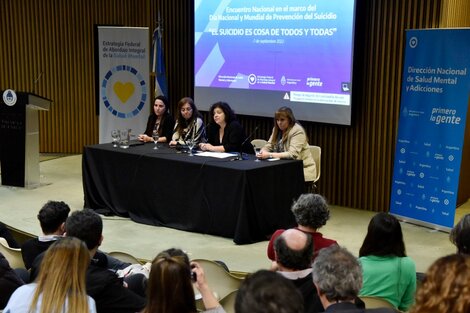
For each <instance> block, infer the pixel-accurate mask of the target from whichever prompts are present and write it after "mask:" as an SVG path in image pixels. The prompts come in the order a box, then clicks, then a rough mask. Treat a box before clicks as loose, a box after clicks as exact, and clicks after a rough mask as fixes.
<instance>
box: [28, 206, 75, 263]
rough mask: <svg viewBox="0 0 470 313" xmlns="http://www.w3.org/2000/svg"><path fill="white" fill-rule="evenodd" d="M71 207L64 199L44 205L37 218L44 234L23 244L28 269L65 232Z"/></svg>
mask: <svg viewBox="0 0 470 313" xmlns="http://www.w3.org/2000/svg"><path fill="white" fill-rule="evenodd" d="M69 212H70V207H69V206H68V205H67V204H66V203H65V202H63V201H48V202H47V203H46V204H44V205H43V207H42V208H41V210H39V214H38V215H37V218H38V220H39V224H40V225H41V230H42V233H43V235H41V236H38V237H37V238H33V239H29V240H27V241H26V242H25V243H23V245H22V246H21V254H22V256H23V261H24V265H25V267H26V269H28V270H29V269H30V268H31V266H32V264H33V261H34V259H35V258H36V257H37V256H38V255H39V254H41V253H43V252H44V251H46V250H47V249H48V248H49V247H50V246H51V245H52V244H53V243H54V242H55V241H56V240H57V239H59V238H62V236H63V235H64V233H65V221H66V220H67V216H69Z"/></svg>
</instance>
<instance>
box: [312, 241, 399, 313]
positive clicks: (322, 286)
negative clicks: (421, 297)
mask: <svg viewBox="0 0 470 313" xmlns="http://www.w3.org/2000/svg"><path fill="white" fill-rule="evenodd" d="M312 276H313V283H314V284H315V286H316V287H317V290H318V295H319V297H320V300H321V302H322V304H323V307H324V308H325V312H342V311H344V312H348V313H363V312H376V313H394V312H395V310H393V309H388V308H383V309H364V307H363V306H364V303H360V306H359V305H358V304H356V301H357V295H358V293H359V290H360V289H361V285H362V273H361V266H360V265H359V262H358V261H357V259H356V257H354V256H353V255H352V254H351V253H349V252H348V251H347V250H346V249H344V248H341V247H339V246H337V245H334V246H331V247H328V248H325V249H322V250H321V251H320V253H319V254H318V256H317V257H316V258H315V261H314V263H313V271H312Z"/></svg>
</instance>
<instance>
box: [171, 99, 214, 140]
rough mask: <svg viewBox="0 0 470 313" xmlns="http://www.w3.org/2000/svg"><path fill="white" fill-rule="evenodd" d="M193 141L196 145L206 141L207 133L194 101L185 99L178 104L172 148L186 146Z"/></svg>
mask: <svg viewBox="0 0 470 313" xmlns="http://www.w3.org/2000/svg"><path fill="white" fill-rule="evenodd" d="M188 140H193V141H194V143H195V145H197V144H199V143H201V142H205V141H206V132H205V127H204V122H203V121H202V118H201V115H200V114H199V111H198V110H197V108H196V106H195V105H194V101H193V99H191V98H189V97H185V98H183V99H181V100H180V101H179V102H178V112H177V117H176V125H175V131H174V133H173V138H172V140H171V142H170V146H176V145H177V144H178V143H179V144H181V145H184V144H186V143H187V141H188Z"/></svg>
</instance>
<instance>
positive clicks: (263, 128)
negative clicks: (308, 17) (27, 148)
mask: <svg viewBox="0 0 470 313" xmlns="http://www.w3.org/2000/svg"><path fill="white" fill-rule="evenodd" d="M193 6H194V1H188V0H172V1H170V0H99V1H96V0H68V1H64V0H36V1H29V0H2V1H1V2H0V14H1V16H0V26H1V29H0V40H1V42H2V45H0V68H1V71H0V88H1V89H3V88H6V87H10V88H15V89H17V90H27V91H28V90H33V89H35V91H36V92H37V93H38V94H40V95H43V96H45V97H48V98H51V99H53V100H54V105H53V107H52V109H51V111H50V112H48V113H43V114H41V120H40V123H41V132H42V133H41V151H43V152H66V153H80V152H81V150H82V146H83V145H85V144H92V143H96V142H97V141H98V119H97V117H96V115H95V86H94V54H93V51H94V42H93V27H94V25H95V24H120V25H126V26H148V27H150V29H151V30H153V28H154V27H155V26H156V21H157V20H158V16H157V12H159V14H160V17H161V22H162V26H163V35H164V39H163V41H164V52H165V60H166V67H167V78H168V82H169V97H170V101H171V103H172V106H173V111H174V106H175V104H176V102H177V101H178V100H179V99H180V98H182V97H184V96H192V95H193V83H194V69H193V67H194V60H193V52H192V51H193V45H194V39H193V29H194V26H193V25H194V19H193V14H192V12H193ZM469 6H470V4H469V2H468V0H427V1H424V0H375V1H367V0H358V2H357V18H356V24H357V31H356V39H355V40H356V49H355V55H354V80H353V82H354V93H353V95H352V99H353V113H352V125H351V126H350V127H347V126H336V125H328V124H321V123H311V122H302V124H303V126H304V127H305V129H306V130H307V133H308V136H309V138H310V143H311V144H315V145H319V146H321V147H322V177H321V180H320V182H319V192H320V193H322V194H324V195H325V196H326V197H327V199H329V201H330V202H331V203H333V204H337V205H343V206H348V207H354V208H361V209H365V210H372V211H386V210H388V206H389V200H390V187H391V184H390V182H391V179H392V170H393V157H394V149H395V140H396V133H397V127H398V116H399V103H400V89H401V76H402V65H403V46H404V34H405V30H406V29H412V28H435V27H439V26H442V27H451V26H469V25H468V23H469V20H470V19H469V16H470V13H469V11H470V9H469ZM441 12H442V13H441ZM463 24H465V25H463ZM150 35H151V34H150ZM149 41H150V38H149ZM4 43H7V44H4ZM41 72H44V74H43V75H42V76H41V78H40V80H39V81H38V82H37V84H33V81H34V79H35V78H36V77H37V76H38V75H39V73H41ZM273 113H274V112H273ZM205 118H207V116H205ZM240 120H241V122H242V123H243V124H244V125H245V127H246V130H247V133H251V131H252V130H253V129H254V128H255V127H256V126H259V130H258V131H257V132H256V134H255V137H258V138H267V137H268V136H269V134H270V132H271V129H272V126H273V119H272V118H256V117H250V116H240Z"/></svg>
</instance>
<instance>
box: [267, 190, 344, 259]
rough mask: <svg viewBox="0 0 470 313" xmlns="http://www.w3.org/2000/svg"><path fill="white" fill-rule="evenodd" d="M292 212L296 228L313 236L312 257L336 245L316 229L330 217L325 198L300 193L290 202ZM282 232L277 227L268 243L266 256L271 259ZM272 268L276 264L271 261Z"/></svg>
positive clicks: (282, 230)
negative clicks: (276, 241)
mask: <svg viewBox="0 0 470 313" xmlns="http://www.w3.org/2000/svg"><path fill="white" fill-rule="evenodd" d="M291 211H292V213H293V214H294V217H295V221H296V222H297V227H296V229H298V230H300V231H302V232H304V233H306V234H310V235H311V236H312V238H313V247H314V253H313V258H315V256H316V255H317V254H318V251H320V250H321V249H323V248H325V247H329V246H331V245H336V244H337V242H336V241H335V240H332V239H328V238H325V237H323V235H322V234H321V233H319V232H318V229H319V228H320V227H322V226H323V225H325V224H326V222H327V221H328V219H329V218H330V210H329V208H328V203H327V202H326V200H325V198H323V197H322V196H321V195H319V194H311V193H307V194H302V195H300V196H299V198H298V199H297V201H295V202H294V203H293V204H292V208H291ZM283 232H284V229H278V230H276V231H275V232H274V234H273V235H272V236H271V240H269V244H268V251H267V254H268V258H269V259H270V260H271V261H274V260H275V255H274V241H275V240H276V238H277V237H279V236H280V235H281V234H282V233H283ZM272 266H273V268H275V267H276V264H275V263H273V265H272Z"/></svg>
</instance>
